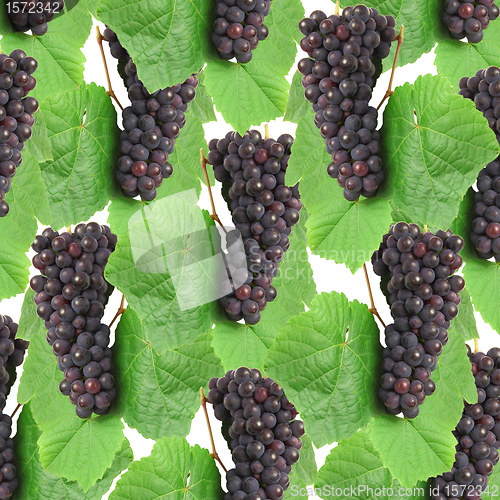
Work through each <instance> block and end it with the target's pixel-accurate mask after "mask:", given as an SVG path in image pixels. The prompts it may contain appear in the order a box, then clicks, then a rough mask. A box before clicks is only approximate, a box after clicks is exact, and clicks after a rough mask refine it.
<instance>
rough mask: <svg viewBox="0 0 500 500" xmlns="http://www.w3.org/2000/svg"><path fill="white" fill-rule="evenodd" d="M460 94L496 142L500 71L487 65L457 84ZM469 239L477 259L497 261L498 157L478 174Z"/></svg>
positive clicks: (499, 124) (499, 242) (499, 119)
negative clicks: (483, 120)
mask: <svg viewBox="0 0 500 500" xmlns="http://www.w3.org/2000/svg"><path fill="white" fill-rule="evenodd" d="M459 86H460V92H459V93H460V95H462V96H463V97H465V98H466V99H471V100H472V101H474V103H475V105H476V108H477V109H478V110H479V111H482V112H483V115H484V117H485V118H486V119H487V120H488V124H489V126H490V128H491V129H492V130H493V131H494V132H495V134H496V137H497V140H498V141H500V68H498V67H496V66H491V67H489V68H488V69H482V70H480V71H478V72H477V73H476V75H475V76H473V77H471V78H468V77H464V78H462V79H461V80H460V82H459ZM477 190H478V191H477V192H476V193H475V195H474V216H475V218H474V220H473V221H472V233H471V235H470V240H471V242H472V244H473V245H474V247H475V248H476V250H477V252H478V254H479V257H481V258H483V259H489V258H491V257H495V260H497V261H500V196H499V195H500V157H498V158H497V159H496V160H494V161H492V162H491V163H490V164H488V165H487V166H486V167H485V168H483V169H482V170H481V172H479V176H478V179H477Z"/></svg>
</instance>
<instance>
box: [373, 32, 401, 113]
mask: <svg viewBox="0 0 500 500" xmlns="http://www.w3.org/2000/svg"><path fill="white" fill-rule="evenodd" d="M404 31H405V27H404V25H401V31H400V32H399V35H398V37H397V39H396V40H397V41H398V47H397V49H396V55H395V56H394V64H393V65H392V72H391V79H390V80H389V88H388V89H387V92H386V93H385V95H384V98H383V99H382V101H381V102H380V104H379V105H378V107H377V111H378V110H379V109H380V108H381V107H382V104H384V102H385V100H386V99H388V98H389V97H391V95H393V94H394V91H393V90H392V84H393V82H394V75H395V73H396V65H397V63H398V57H399V52H400V50H401V45H403V40H404Z"/></svg>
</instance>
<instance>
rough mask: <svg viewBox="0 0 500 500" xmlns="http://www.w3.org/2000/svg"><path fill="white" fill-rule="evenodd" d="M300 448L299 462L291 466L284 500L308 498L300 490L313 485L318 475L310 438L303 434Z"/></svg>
mask: <svg viewBox="0 0 500 500" xmlns="http://www.w3.org/2000/svg"><path fill="white" fill-rule="evenodd" d="M300 439H301V441H302V448H301V449H300V460H299V461H298V462H297V463H296V464H295V465H294V466H293V468H292V472H290V488H289V489H288V490H287V491H285V496H284V497H283V498H284V500H291V499H292V498H308V497H307V496H306V495H300V494H298V495H297V494H296V493H297V492H299V493H300V490H301V488H305V487H307V486H308V485H310V484H314V481H315V480H316V476H317V474H318V466H317V464H316V457H315V454H314V448H313V445H312V441H311V438H310V437H309V436H308V435H307V434H305V435H304V436H302V437H301V438H300Z"/></svg>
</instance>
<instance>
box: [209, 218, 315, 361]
mask: <svg viewBox="0 0 500 500" xmlns="http://www.w3.org/2000/svg"><path fill="white" fill-rule="evenodd" d="M306 221H307V213H306V211H305V209H302V211H301V221H300V222H299V224H297V225H296V226H295V227H294V228H293V229H292V233H291V235H290V249H289V250H288V251H287V252H286V253H285V258H284V259H283V261H282V262H281V263H280V272H279V274H278V276H277V277H276V278H274V279H273V286H274V287H275V288H276V290H277V292H278V296H277V298H276V300H275V301H273V302H271V303H269V304H268V305H267V307H266V309H265V310H264V311H262V312H261V320H260V321H259V323H257V324H256V325H254V326H250V325H244V324H241V323H236V322H234V321H229V320H228V319H226V321H224V322H223V323H219V324H217V325H216V326H215V329H214V331H213V334H214V340H213V345H214V348H215V353H216V354H217V356H218V357H219V358H220V359H221V360H222V365H223V366H224V368H225V369H226V370H230V369H233V368H234V367H235V366H251V367H252V368H258V369H262V366H263V363H264V360H265V358H266V356H267V351H268V350H269V348H270V347H271V346H272V344H273V342H274V339H275V337H276V336H277V335H278V333H279V331H280V329H281V328H282V327H283V325H285V324H286V322H287V321H288V319H289V318H290V317H291V316H294V315H296V314H299V313H301V312H303V311H304V304H306V305H307V306H310V305H311V301H312V299H313V298H314V296H315V295H316V285H315V283H314V280H313V275H312V269H311V266H310V264H309V262H308V256H307V249H306V236H305V230H304V224H305V222H306Z"/></svg>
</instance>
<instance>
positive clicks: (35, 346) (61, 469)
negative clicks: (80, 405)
mask: <svg viewBox="0 0 500 500" xmlns="http://www.w3.org/2000/svg"><path fill="white" fill-rule="evenodd" d="M40 324H41V325H42V327H43V321H41V320H40ZM42 327H41V328H40V330H41V331H39V332H37V334H36V335H35V336H34V337H33V339H32V340H31V342H30V346H29V348H28V357H27V358H26V361H25V363H24V369H23V374H22V376H21V383H20V386H19V392H18V401H19V402H20V403H23V404H25V403H27V402H28V401H30V402H31V404H30V406H31V411H32V413H33V417H34V419H35V420H36V423H37V424H38V427H39V428H40V430H41V431H42V435H41V436H40V438H39V440H38V445H39V447H40V462H41V464H42V466H43V468H44V470H46V471H47V472H50V473H51V474H54V475H56V476H59V477H64V478H66V479H68V480H69V481H77V482H78V483H79V484H80V486H81V487H82V488H83V489H84V490H85V491H87V490H88V489H89V488H90V487H91V486H92V485H93V484H94V483H95V482H96V481H97V480H98V479H100V478H101V477H102V476H103V474H104V472H105V471H106V469H107V468H108V467H110V466H111V464H112V462H113V460H114V457H115V454H116V452H117V451H118V450H119V449H120V446H121V444H122V441H123V432H122V430H123V424H122V422H121V420H120V418H119V417H115V416H114V415H112V413H113V410H111V413H110V414H108V415H103V416H99V417H98V416H94V417H93V418H91V419H81V418H79V417H78V416H77V415H76V414H75V409H74V406H73V405H72V404H71V401H70V400H69V397H67V396H63V395H62V394H61V393H60V392H59V383H60V381H61V380H62V379H63V378H64V376H63V374H62V373H61V372H60V371H59V369H58V368H57V358H56V357H55V356H54V355H53V354H52V349H51V347H50V346H49V345H48V344H47V342H46V340H45V332H44V331H43V329H42Z"/></svg>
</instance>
